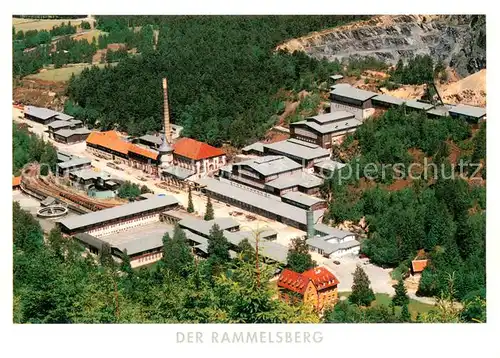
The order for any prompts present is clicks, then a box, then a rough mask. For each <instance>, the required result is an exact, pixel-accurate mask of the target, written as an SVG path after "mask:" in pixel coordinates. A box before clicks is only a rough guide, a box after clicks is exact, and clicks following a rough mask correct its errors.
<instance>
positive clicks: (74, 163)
mask: <svg viewBox="0 0 500 358" xmlns="http://www.w3.org/2000/svg"><path fill="white" fill-rule="evenodd" d="M91 166H92V165H91V161H90V159H87V158H79V157H72V158H71V159H69V160H67V161H64V162H61V163H58V164H57V174H58V175H59V176H65V175H69V173H70V172H72V171H77V170H81V169H88V168H90V167H91Z"/></svg>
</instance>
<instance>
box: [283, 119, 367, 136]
mask: <svg viewBox="0 0 500 358" xmlns="http://www.w3.org/2000/svg"><path fill="white" fill-rule="evenodd" d="M362 123H363V122H361V121H360V120H358V119H356V118H354V116H353V117H352V118H348V119H343V120H337V121H335V122H330V123H325V124H318V123H316V122H313V121H310V120H307V121H300V122H295V123H293V124H292V126H296V125H306V126H308V127H309V128H311V129H313V130H315V131H316V132H319V133H322V134H327V133H334V132H338V131H343V130H346V129H351V128H356V127H359V126H360V125H361V124H362Z"/></svg>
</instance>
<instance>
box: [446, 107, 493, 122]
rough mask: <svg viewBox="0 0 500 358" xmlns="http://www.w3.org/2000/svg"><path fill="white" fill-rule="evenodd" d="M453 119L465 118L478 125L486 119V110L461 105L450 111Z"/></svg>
mask: <svg viewBox="0 0 500 358" xmlns="http://www.w3.org/2000/svg"><path fill="white" fill-rule="evenodd" d="M449 114H450V116H451V117H455V118H464V119H465V120H467V121H468V122H470V123H478V122H479V121H480V120H482V119H485V118H486V109H485V108H481V107H473V106H467V105H465V104H459V105H456V106H454V107H452V108H450V109H449Z"/></svg>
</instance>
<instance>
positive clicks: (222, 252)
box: [208, 224, 231, 263]
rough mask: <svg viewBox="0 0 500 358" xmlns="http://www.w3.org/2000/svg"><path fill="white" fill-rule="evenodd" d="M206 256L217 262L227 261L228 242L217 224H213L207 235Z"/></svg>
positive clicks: (228, 257)
mask: <svg viewBox="0 0 500 358" xmlns="http://www.w3.org/2000/svg"><path fill="white" fill-rule="evenodd" d="M208 256H209V257H210V258H213V259H214V260H216V261H217V262H219V263H226V262H229V260H230V259H231V257H230V256H229V242H228V241H227V239H226V237H225V236H224V232H223V231H222V230H221V229H220V227H219V225H217V224H214V225H213V226H212V228H211V229H210V234H209V236H208Z"/></svg>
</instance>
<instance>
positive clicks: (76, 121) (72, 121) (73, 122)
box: [68, 119, 82, 126]
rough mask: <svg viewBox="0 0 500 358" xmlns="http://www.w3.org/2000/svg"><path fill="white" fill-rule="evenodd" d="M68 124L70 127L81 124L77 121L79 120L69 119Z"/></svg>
mask: <svg viewBox="0 0 500 358" xmlns="http://www.w3.org/2000/svg"><path fill="white" fill-rule="evenodd" d="M68 122H69V123H70V124H71V125H72V126H76V125H77V124H82V121H81V120H79V119H70V120H68Z"/></svg>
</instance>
